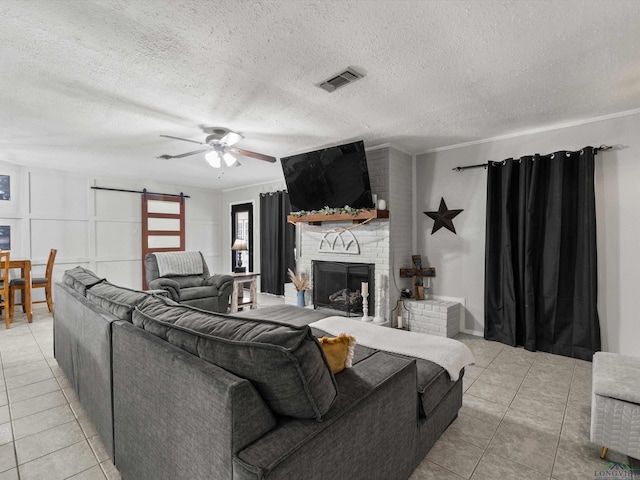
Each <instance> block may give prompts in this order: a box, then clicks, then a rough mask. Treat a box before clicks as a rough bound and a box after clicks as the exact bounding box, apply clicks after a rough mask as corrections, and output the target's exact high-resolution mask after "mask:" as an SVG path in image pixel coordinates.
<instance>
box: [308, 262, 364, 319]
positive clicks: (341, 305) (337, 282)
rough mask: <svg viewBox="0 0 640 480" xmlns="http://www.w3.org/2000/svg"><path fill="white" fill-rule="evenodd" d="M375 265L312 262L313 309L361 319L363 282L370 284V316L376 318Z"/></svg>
mask: <svg viewBox="0 0 640 480" xmlns="http://www.w3.org/2000/svg"><path fill="white" fill-rule="evenodd" d="M374 270H375V265H374V264H372V263H344V262H326V261H320V260H313V306H314V308H319V307H323V308H331V309H334V310H340V311H342V312H346V314H347V316H348V317H350V316H351V315H362V295H361V291H360V290H361V286H362V282H368V283H369V296H368V297H367V300H368V305H369V315H371V316H374V315H375V297H374V292H375V285H374V278H375V271H374Z"/></svg>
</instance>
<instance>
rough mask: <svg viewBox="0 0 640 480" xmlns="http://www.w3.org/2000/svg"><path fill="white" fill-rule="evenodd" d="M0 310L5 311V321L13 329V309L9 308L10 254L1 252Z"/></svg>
mask: <svg viewBox="0 0 640 480" xmlns="http://www.w3.org/2000/svg"><path fill="white" fill-rule="evenodd" d="M0 295H1V296H2V299H1V300H0V308H2V309H3V310H4V321H5V324H6V327H7V328H11V308H10V306H9V298H10V297H9V252H6V251H2V250H0Z"/></svg>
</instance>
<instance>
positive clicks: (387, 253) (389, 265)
mask: <svg viewBox="0 0 640 480" xmlns="http://www.w3.org/2000/svg"><path fill="white" fill-rule="evenodd" d="M367 165H368V169H369V178H370V181H371V190H372V192H373V193H375V194H377V196H378V198H383V199H384V200H386V202H387V206H388V207H387V208H388V218H376V219H373V220H371V221H369V222H368V223H365V224H361V225H354V224H353V222H352V221H350V220H346V221H332V220H328V221H324V220H323V221H322V223H321V224H319V225H318V224H310V223H307V222H304V221H303V222H301V223H297V224H296V225H297V227H296V268H297V271H306V272H308V273H309V275H310V276H311V281H312V285H313V286H314V287H315V286H316V285H315V279H314V278H313V262H314V261H322V262H336V263H355V264H370V265H372V266H373V268H372V270H373V273H372V278H371V281H370V287H369V295H370V297H369V315H371V316H375V315H379V316H381V317H383V318H385V319H386V320H391V322H392V325H395V321H394V320H393V319H391V310H393V308H395V306H396V300H397V299H398V298H399V289H400V288H404V287H408V286H410V281H409V280H407V279H404V278H400V276H399V269H400V267H404V266H408V265H410V262H411V254H412V253H415V252H412V231H413V226H412V222H411V218H412V217H411V214H412V213H411V212H412V203H411V199H412V171H413V169H412V160H411V157H410V156H409V155H407V154H404V153H402V152H399V151H398V150H395V149H394V148H393V147H390V146H388V145H385V146H382V147H379V148H373V149H367ZM341 288H342V287H341ZM336 290H338V288H336ZM314 295H315V293H314V291H313V290H312V291H308V292H307V293H306V296H305V297H306V303H307V305H313V303H314ZM285 302H286V303H287V304H291V305H295V304H296V291H295V288H294V287H293V285H292V284H290V283H287V284H285ZM336 314H338V312H337V311H336ZM344 314H345V315H346V313H344ZM353 314H354V315H356V313H355V312H354V313H353ZM357 315H362V312H361V310H360V312H359V313H357Z"/></svg>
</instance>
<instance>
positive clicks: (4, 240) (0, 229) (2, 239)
mask: <svg viewBox="0 0 640 480" xmlns="http://www.w3.org/2000/svg"><path fill="white" fill-rule="evenodd" d="M0 250H11V226H10V225H0Z"/></svg>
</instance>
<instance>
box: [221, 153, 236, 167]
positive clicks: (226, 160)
mask: <svg viewBox="0 0 640 480" xmlns="http://www.w3.org/2000/svg"><path fill="white" fill-rule="evenodd" d="M222 159H223V160H224V163H226V164H227V167H231V166H233V165H235V164H236V163H238V159H237V158H236V157H234V156H233V155H231V154H230V153H229V152H225V153H224V155H223V156H222Z"/></svg>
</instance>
